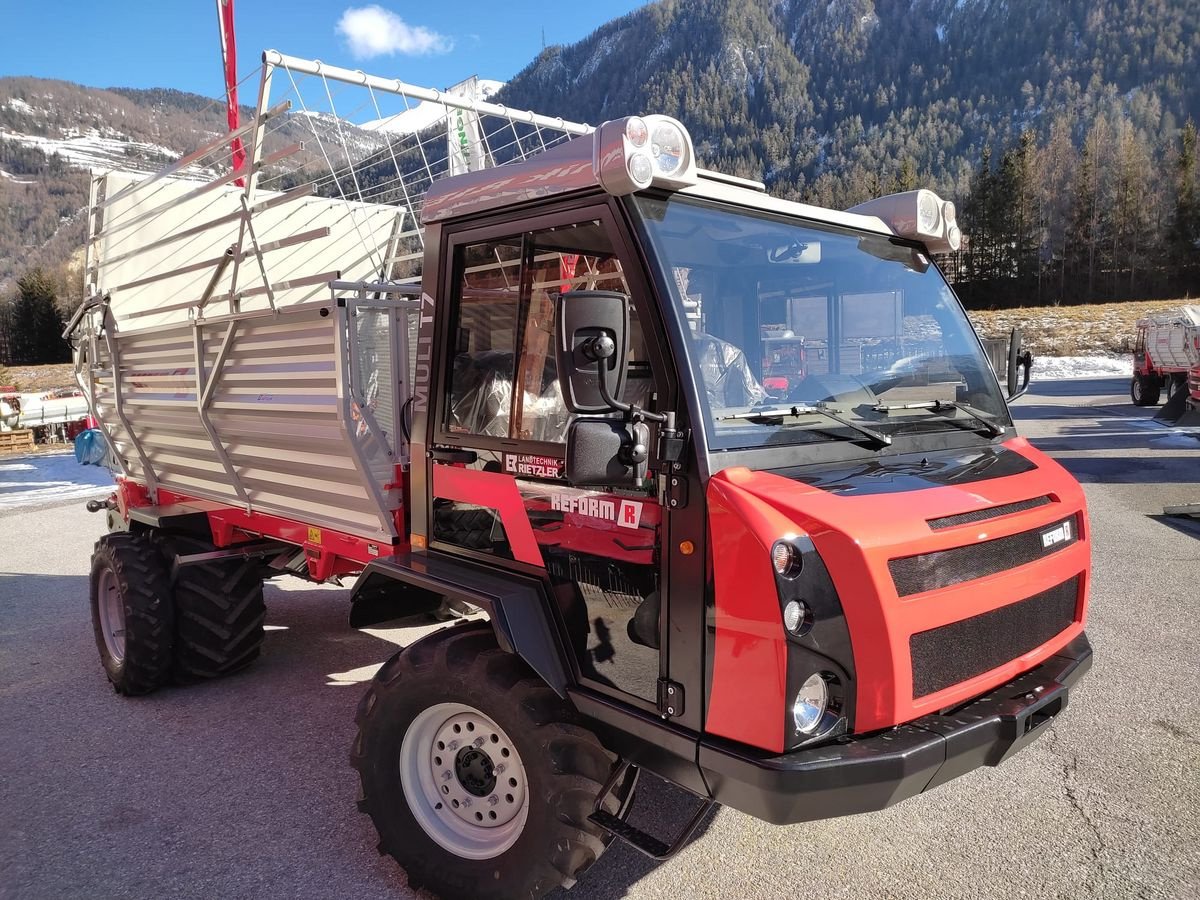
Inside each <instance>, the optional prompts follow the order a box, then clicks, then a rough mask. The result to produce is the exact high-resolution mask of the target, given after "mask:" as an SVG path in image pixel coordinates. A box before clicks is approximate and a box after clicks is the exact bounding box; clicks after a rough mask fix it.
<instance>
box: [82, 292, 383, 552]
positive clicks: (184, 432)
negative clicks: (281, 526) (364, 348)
mask: <svg viewBox="0 0 1200 900" xmlns="http://www.w3.org/2000/svg"><path fill="white" fill-rule="evenodd" d="M226 327H227V325H226V324H225V323H218V324H215V325H213V326H209V327H206V328H204V330H203V332H202V337H203V352H202V356H203V359H204V366H205V369H206V371H207V372H209V373H211V374H210V375H209V376H208V377H209V378H213V377H215V378H216V379H217V386H216V387H215V389H214V390H213V394H212V400H211V404H210V406H209V420H210V422H211V424H212V426H213V428H214V430H215V432H216V434H217V436H218V438H219V442H220V444H221V446H223V447H224V449H225V451H226V453H227V455H228V459H229V462H230V463H231V464H232V467H233V469H234V471H235V473H236V475H237V478H238V480H240V483H241V485H242V486H243V488H244V490H245V492H246V495H247V499H248V501H249V504H250V507H251V508H252V509H253V510H255V511H260V512H268V513H272V514H276V515H282V516H286V517H287V518H291V519H296V520H299V521H302V522H311V523H312V524H314V525H321V526H324V527H328V528H336V529H338V530H341V531H346V532H349V533H352V534H359V535H363V536H367V537H379V536H381V535H382V534H386V533H387V532H386V531H385V530H384V528H383V525H382V523H381V521H380V506H379V504H378V502H377V500H376V494H375V492H374V491H373V490H372V487H371V484H370V482H369V481H368V480H367V479H365V478H364V477H363V476H362V474H361V473H360V471H359V469H358V468H357V467H356V465H355V460H354V454H353V450H352V447H351V444H350V441H351V438H350V437H349V436H348V435H347V433H346V431H345V430H344V428H343V425H342V417H343V409H344V407H343V404H342V401H341V398H340V397H339V384H338V365H337V353H338V352H339V349H338V348H339V346H340V342H339V341H338V335H337V333H336V329H337V327H338V326H337V317H336V316H333V315H331V316H327V317H323V316H321V315H320V313H319V311H318V310H315V309H313V310H307V311H303V312H296V313H291V314H287V315H281V316H278V317H263V318H253V319H244V320H241V321H240V322H239V323H238V330H237V332H236V336H235V337H234V339H233V340H232V342H231V344H230V349H229V352H228V354H227V357H226V360H225V363H224V365H223V366H222V368H221V370H220V371H219V372H217V373H212V369H213V366H214V364H215V361H216V358H217V355H218V353H219V351H220V347H221V344H222V341H223V340H224V337H225V329H226ZM193 341H194V337H193V328H192V326H190V325H181V326H178V327H174V328H166V329H156V330H154V331H150V332H146V333H140V334H139V333H134V334H129V335H125V336H122V337H118V339H117V342H118V347H119V352H120V356H121V373H120V374H121V381H122V385H123V394H122V397H123V400H124V404H125V410H126V414H127V416H128V417H129V420H130V422H131V424H132V427H133V430H134V432H135V435H136V438H137V440H138V441H139V442H140V443H141V445H142V448H143V451H144V452H145V454H146V456H147V457H148V459H149V460H150V462H151V465H152V467H153V469H154V472H155V475H156V477H157V479H158V483H159V484H160V485H161V486H163V487H167V488H171V489H174V490H178V491H180V492H182V493H187V494H191V495H193V496H197V497H204V498H207V499H211V500H218V501H221V502H224V503H229V504H230V505H233V506H242V505H244V503H243V501H242V499H241V498H240V497H239V495H238V492H237V490H236V489H235V487H234V479H232V478H231V477H230V476H229V474H228V472H227V471H226V469H225V466H224V464H223V462H222V460H221V458H220V455H219V454H218V453H217V451H216V450H215V449H214V448H213V445H212V442H211V440H210V439H209V436H208V433H207V431H206V430H205V428H204V425H203V423H202V421H201V418H200V415H199V412H198V410H197V396H196V372H195V350H194V344H193ZM109 393H110V394H111V389H109ZM111 412H112V411H111V409H109V410H107V411H105V412H104V413H103V415H104V418H105V421H106V423H107V422H108V421H109V420H110V415H111ZM360 446H361V447H362V448H363V451H364V454H365V456H366V460H367V463H368V465H369V466H370V469H371V471H372V472H373V473H374V474H373V478H374V480H375V481H376V486H377V487H381V486H382V484H383V483H386V481H385V480H384V479H387V480H391V479H390V478H388V476H389V475H390V473H391V464H390V458H389V457H388V456H387V454H386V450H385V448H383V447H381V446H379V445H378V443H377V442H375V441H372V440H370V439H366V440H361V441H360Z"/></svg>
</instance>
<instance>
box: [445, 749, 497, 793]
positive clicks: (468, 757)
mask: <svg viewBox="0 0 1200 900" xmlns="http://www.w3.org/2000/svg"><path fill="white" fill-rule="evenodd" d="M454 774H455V776H457V778H458V783H459V784H461V785H462V786H463V787H464V788H466V789H467V793H468V794H471V795H473V796H475V797H486V796H487V795H488V794H490V793H491V792H492V789H493V788H495V787H496V767H495V765H494V764H493V763H492V758H491V757H490V756H488V755H487V753H485V752H484V751H483V750H479V749H477V748H475V747H463V748H462V749H461V750H459V751H458V756H456V757H455V758H454Z"/></svg>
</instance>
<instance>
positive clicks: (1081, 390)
mask: <svg viewBox="0 0 1200 900" xmlns="http://www.w3.org/2000/svg"><path fill="white" fill-rule="evenodd" d="M1034 373H1035V377H1036V369H1035V370H1034ZM1111 394H1120V395H1122V396H1124V397H1128V396H1129V379H1128V378H1058V379H1047V380H1045V381H1037V380H1036V379H1035V380H1034V381H1031V382H1030V384H1029V393H1028V394H1026V395H1025V396H1026V397H1094V396H1098V395H1099V396H1108V395H1111ZM1018 405H1019V404H1018Z"/></svg>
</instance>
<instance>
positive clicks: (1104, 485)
mask: <svg viewBox="0 0 1200 900" xmlns="http://www.w3.org/2000/svg"><path fill="white" fill-rule="evenodd" d="M1016 411H1017V413H1018V415H1019V418H1020V419H1021V420H1022V421H1021V428H1022V431H1023V433H1024V434H1026V435H1027V436H1029V437H1031V438H1032V439H1033V440H1034V441H1035V442H1036V443H1037V444H1038V445H1040V446H1041V447H1043V448H1044V449H1046V450H1048V451H1050V452H1051V453H1053V454H1054V455H1055V456H1057V457H1058V458H1059V459H1061V460H1062V462H1063V463H1064V464H1065V465H1066V466H1067V467H1068V468H1070V469H1071V470H1072V471H1074V472H1075V473H1076V475H1077V476H1078V477H1079V478H1080V480H1081V481H1083V482H1085V486H1086V489H1087V493H1088V498H1089V500H1090V504H1091V516H1092V525H1093V530H1094V536H1095V575H1094V582H1093V591H1092V612H1091V621H1090V624H1089V634H1090V636H1091V639H1092V642H1093V644H1094V645H1095V648H1096V664H1095V667H1094V669H1093V670H1092V673H1091V675H1090V676H1089V677H1087V678H1086V679H1085V680H1084V681H1083V682H1081V684H1080V685H1079V686H1078V688H1077V690H1076V691H1075V692H1074V693H1073V694H1072V698H1071V705H1070V708H1069V709H1068V710H1067V711H1066V712H1065V713H1064V714H1063V715H1062V716H1061V717H1060V718H1059V719H1058V720H1057V721H1056V722H1055V723H1054V724H1053V726H1052V727H1051V729H1050V731H1049V733H1047V734H1046V735H1045V736H1043V737H1042V738H1041V739H1040V740H1039V741H1037V742H1036V743H1035V744H1034V745H1033V746H1031V747H1030V748H1029V749H1028V750H1027V751H1025V752H1024V753H1022V754H1021V755H1019V756H1018V757H1016V758H1015V759H1013V760H1012V761H1010V762H1009V763H1008V764H1006V765H1005V766H1004V767H1003V768H1000V769H989V770H986V771H980V772H975V773H972V774H970V775H968V776H966V777H964V778H961V779H959V780H958V781H956V782H953V783H951V784H950V785H947V786H945V787H943V788H940V789H938V790H937V791H935V792H932V793H930V794H928V795H925V796H922V797H918V798H916V799H914V800H910V801H908V802H906V803H903V804H901V805H899V806H898V807H894V808H893V809H890V810H887V811H885V812H883V813H879V814H876V815H870V816H859V817H854V818H849V819H841V820H835V821H830V822H818V823H814V824H810V825H801V826H795V827H790V828H774V827H771V826H768V825H765V824H763V823H760V822H758V821H756V820H754V819H751V818H749V817H746V816H743V815H741V814H739V813H736V812H733V811H731V810H721V811H719V812H718V813H717V814H716V815H715V817H713V818H712V819H711V820H710V822H709V823H708V825H707V828H706V829H705V830H704V832H703V833H702V834H701V835H700V837H699V838H698V839H697V840H696V841H695V842H694V843H693V844H691V845H690V846H689V847H688V848H687V849H686V850H684V852H683V853H682V854H681V855H680V856H679V857H678V858H677V859H676V860H675V861H673V862H671V863H668V864H666V865H662V866H657V867H656V866H653V865H650V864H649V863H647V862H646V861H645V860H644V859H643V858H641V857H640V856H638V855H637V854H636V853H634V852H632V851H630V850H629V849H628V848H625V847H621V846H617V847H614V849H613V850H612V851H611V852H610V853H609V854H608V855H607V856H606V857H605V858H604V859H603V860H602V861H601V862H600V863H599V864H598V865H597V866H596V867H595V868H594V869H593V870H592V871H591V872H590V873H588V874H587V875H586V876H585V877H584V878H583V879H582V880H581V881H580V883H579V884H578V885H577V886H576V887H575V889H574V890H573V891H572V892H571V893H570V894H569V895H565V896H567V897H570V898H578V900H583V898H616V897H625V896H628V897H644V898H649V897H663V898H673V900H676V898H693V897H720V898H734V897H751V896H753V897H757V898H773V897H794V898H805V900H807V898H822V900H824V898H833V897H837V898H854V900H862V898H889V900H890V898H947V900H949V898H1017V897H1029V898H1049V897H1063V898H1067V897H1070V898H1075V897H1110V898H1118V897H1119V898H1127V897H1128V898H1132V897H1136V898H1191V900H1194V898H1196V897H1197V896H1200V825H1198V823H1200V629H1198V628H1197V626H1196V622H1197V618H1198V617H1197V603H1198V601H1200V590H1198V585H1200V539H1198V537H1197V535H1200V527H1195V528H1191V530H1190V531H1189V530H1188V528H1186V527H1184V525H1183V524H1182V523H1179V524H1176V523H1172V522H1170V521H1167V520H1165V519H1163V518H1162V517H1161V515H1160V514H1161V512H1162V507H1163V505H1164V504H1169V503H1175V502H1182V501H1185V500H1192V501H1196V500H1200V441H1198V440H1196V439H1195V438H1191V437H1187V436H1184V435H1180V434H1171V433H1169V432H1166V431H1164V430H1162V429H1160V428H1158V427H1157V426H1153V425H1151V424H1150V423H1149V422H1148V421H1147V415H1146V413H1145V412H1144V411H1140V410H1135V409H1134V408H1133V407H1131V406H1129V405H1128V400H1127V399H1126V397H1125V383H1124V382H1123V381H1116V380H1091V381H1075V382H1052V383H1047V384H1045V385H1041V386H1038V387H1036V388H1035V390H1034V392H1032V393H1031V394H1030V395H1028V396H1027V397H1026V398H1024V399H1022V400H1021V401H1020V402H1019V403H1018V405H1017V410H1016ZM100 530H101V522H100V520H99V517H98V516H90V515H88V514H87V513H86V512H84V510H83V509H82V507H81V505H80V504H79V502H78V501H73V502H71V503H70V504H69V505H60V506H55V507H50V508H45V507H43V508H35V509H24V510H19V511H16V512H12V513H9V514H8V515H5V514H4V513H2V512H0V897H4V898H18V897H20V898H60V897H89V898H107V897H136V898H159V897H171V898H203V900H214V898H220V900H224V898H240V897H272V898H273V897H280V898H364V900H365V898H398V897H410V896H412V893H411V892H410V891H409V890H408V888H407V885H406V882H405V879H404V877H403V874H402V873H401V872H400V871H399V869H398V868H397V867H396V866H395V865H394V864H393V863H392V862H391V861H390V860H389V859H386V858H380V857H378V856H377V855H376V853H375V851H374V844H375V837H374V832H373V830H372V828H371V825H370V822H369V821H368V820H367V819H366V818H365V817H364V816H361V815H359V814H358V813H357V812H356V811H355V809H354V802H353V801H354V798H355V796H356V790H357V784H356V779H355V777H354V775H353V773H352V771H351V770H350V768H349V766H348V765H347V761H346V754H347V748H348V746H349V743H350V739H351V736H352V719H353V713H354V707H355V704H356V703H357V702H358V698H359V695H360V693H361V691H362V683H363V682H364V681H365V680H366V679H368V678H369V677H370V675H371V673H372V672H373V671H374V669H375V667H376V666H377V665H378V664H379V663H381V662H382V661H383V660H384V659H385V658H386V657H387V656H388V655H389V654H390V653H391V652H392V651H393V650H394V646H395V645H396V644H403V643H406V642H409V641H411V640H412V639H413V637H414V635H415V634H416V633H417V632H416V631H414V630H413V629H394V630H386V631H375V632H372V633H360V632H355V631H351V630H350V629H349V628H348V627H347V626H346V625H345V615H346V608H347V592H345V591H331V590H323V589H313V588H311V587H308V586H305V585H304V584H303V583H301V582H299V581H292V582H290V583H289V582H285V583H282V584H276V585H272V586H270V587H269V588H268V596H267V600H268V605H269V609H270V611H269V618H268V621H269V623H270V627H271V631H270V632H269V633H268V635H267V645H266V652H265V654H264V657H263V659H262V660H261V661H260V662H259V663H258V664H256V665H255V666H254V667H253V668H252V669H251V670H250V671H247V672H245V673H243V674H241V675H238V676H235V677H233V678H230V679H228V680H225V681H222V682H217V683H212V684H207V685H203V686H199V687H191V688H186V689H171V690H164V691H161V692H160V693H158V694H156V695H154V696H151V697H148V698H144V699H139V700H132V701H131V700H123V699H121V698H119V697H116V696H114V695H113V693H112V691H111V690H110V689H109V688H108V685H107V683H106V682H105V679H104V676H103V673H102V671H101V669H100V665H99V663H98V661H97V657H96V651H95V648H94V646H93V642H92V634H91V625H90V623H89V619H88V612H87V601H86V594H87V570H88V557H89V553H90V550H91V546H92V543H93V541H94V540H95V539H96V537H97V536H98V535H99V533H100ZM640 797H641V800H640V804H641V805H642V808H643V809H644V810H645V812H644V815H645V816H646V817H647V818H648V819H649V820H650V821H651V822H652V823H654V824H655V825H657V826H659V827H662V824H663V822H665V821H668V820H670V819H672V818H675V819H678V817H679V816H681V815H684V814H685V813H686V808H685V804H683V803H681V802H680V801H679V800H678V799H677V798H676V797H675V795H674V794H673V793H672V792H671V791H669V790H668V789H667V788H665V786H663V785H662V784H661V783H652V782H651V781H650V780H647V781H645V782H643V790H642V792H641V794H640Z"/></svg>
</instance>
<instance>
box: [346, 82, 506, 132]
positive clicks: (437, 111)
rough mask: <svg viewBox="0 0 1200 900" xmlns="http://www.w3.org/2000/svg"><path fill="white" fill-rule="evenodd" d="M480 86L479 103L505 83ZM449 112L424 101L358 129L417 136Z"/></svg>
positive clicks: (441, 106) (437, 105) (436, 104)
mask: <svg viewBox="0 0 1200 900" xmlns="http://www.w3.org/2000/svg"><path fill="white" fill-rule="evenodd" d="M478 84H479V93H478V95H477V96H476V98H475V99H476V100H479V101H484V100H490V99H491V98H492V97H494V96H495V95H496V92H497V91H499V90H500V88H502V87H504V82H503V81H493V80H491V79H487V78H481V79H479V82H478ZM448 112H449V110H448V108H447V107H446V106H445V105H443V104H441V103H438V102H436V101H434V100H424V101H422V102H420V103H418V104H417V105H416V106H414V107H413V108H412V109H408V110H405V111H404V112H402V113H397V114H396V115H394V116H385V117H384V118H382V119H372V120H370V121H369V122H363V124H361V125H359V126H358V127H359V128H361V129H362V130H363V131H370V132H375V133H378V134H400V135H404V134H416V133H417V132H418V131H424V130H425V129H426V128H431V127H432V126H434V125H436V124H438V123H439V122H441V121H444V120H445V118H446V116H447V114H448Z"/></svg>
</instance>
